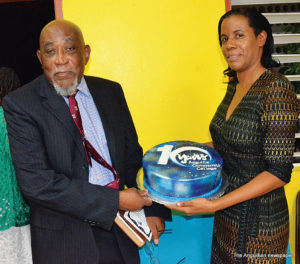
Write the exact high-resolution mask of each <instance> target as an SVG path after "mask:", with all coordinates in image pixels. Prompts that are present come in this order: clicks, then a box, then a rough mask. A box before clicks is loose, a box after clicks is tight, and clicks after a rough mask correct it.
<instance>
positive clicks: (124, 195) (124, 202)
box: [119, 188, 152, 211]
mask: <svg viewBox="0 0 300 264" xmlns="http://www.w3.org/2000/svg"><path fill="white" fill-rule="evenodd" d="M150 205H152V200H151V199H150V198H149V197H148V191H146V190H145V191H141V190H137V189H136V188H129V189H126V190H123V191H120V192H119V209H120V210H124V211H136V210H140V209H142V208H143V207H144V206H150Z"/></svg>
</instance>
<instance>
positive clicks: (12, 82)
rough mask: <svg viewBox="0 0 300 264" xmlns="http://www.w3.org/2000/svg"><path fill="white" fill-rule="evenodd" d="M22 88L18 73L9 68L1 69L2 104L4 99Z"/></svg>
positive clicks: (0, 99)
mask: <svg viewBox="0 0 300 264" xmlns="http://www.w3.org/2000/svg"><path fill="white" fill-rule="evenodd" d="M18 87H20V80H19V77H18V75H17V74H16V72H15V71H14V70H13V69H11V68H7V67H0V102H1V101H2V99H3V97H4V96H5V95H7V94H9V93H10V92H12V91H13V90H15V89H17V88H18Z"/></svg>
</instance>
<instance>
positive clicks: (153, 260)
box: [144, 241, 160, 264]
mask: <svg viewBox="0 0 300 264" xmlns="http://www.w3.org/2000/svg"><path fill="white" fill-rule="evenodd" d="M144 250H145V252H146V253H147V255H148V256H149V257H150V264H160V262H159V260H158V258H157V257H154V246H153V244H152V242H151V241H150V242H149V241H147V242H146V244H145V246H144Z"/></svg>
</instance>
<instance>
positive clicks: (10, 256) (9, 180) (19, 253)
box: [0, 67, 32, 264]
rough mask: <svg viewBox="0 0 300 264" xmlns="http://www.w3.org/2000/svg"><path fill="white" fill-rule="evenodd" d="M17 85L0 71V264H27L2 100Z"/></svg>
mask: <svg viewBox="0 0 300 264" xmlns="http://www.w3.org/2000/svg"><path fill="white" fill-rule="evenodd" d="M19 86H20V82H19V78H18V77H17V75H16V73H15V72H14V71H13V70H12V69H10V68H5V67H1V68H0V264H30V263H32V258H31V246H30V230H29V224H28V223H29V216H28V213H29V208H28V206H27V205H26V204H25V202H24V201H23V198H22V196H21V194H20V191H19V188H18V185H17V180H16V175H15V171H14V168H13V164H12V160H11V156H10V150H9V144H8V137H7V131H6V122H5V119H4V113H3V108H2V106H1V102H2V98H3V97H4V96H5V95H6V94H8V93H9V92H11V91H13V90H14V89H16V88H18V87H19Z"/></svg>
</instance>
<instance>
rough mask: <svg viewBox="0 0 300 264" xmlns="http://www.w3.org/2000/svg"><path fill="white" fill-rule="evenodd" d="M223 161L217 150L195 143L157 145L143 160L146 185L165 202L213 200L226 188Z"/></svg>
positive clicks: (157, 199) (152, 195)
mask: <svg viewBox="0 0 300 264" xmlns="http://www.w3.org/2000/svg"><path fill="white" fill-rule="evenodd" d="M222 164H223V163H222V158H221V156H220V155H219V154H218V152H217V151H216V150H214V149H213V148H211V147H209V146H207V145H205V144H200V143H196V142H191V141H172V142H166V143H163V144H160V145H157V146H155V147H153V148H151V149H150V150H148V151H147V152H146V153H145V155H144V157H143V175H144V176H143V184H144V188H145V189H147V190H148V191H149V196H150V197H151V198H152V199H153V200H154V201H158V202H161V203H175V202H177V201H185V200H191V199H194V198H197V197H204V198H211V197H213V196H215V195H216V194H218V192H219V191H220V188H221V186H222V177H221V169H222Z"/></svg>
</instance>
